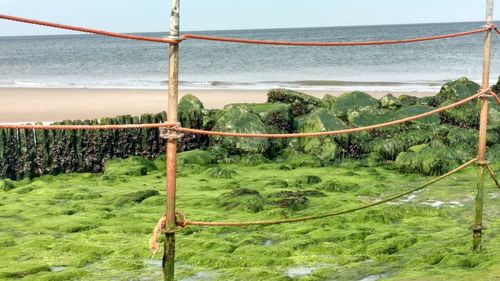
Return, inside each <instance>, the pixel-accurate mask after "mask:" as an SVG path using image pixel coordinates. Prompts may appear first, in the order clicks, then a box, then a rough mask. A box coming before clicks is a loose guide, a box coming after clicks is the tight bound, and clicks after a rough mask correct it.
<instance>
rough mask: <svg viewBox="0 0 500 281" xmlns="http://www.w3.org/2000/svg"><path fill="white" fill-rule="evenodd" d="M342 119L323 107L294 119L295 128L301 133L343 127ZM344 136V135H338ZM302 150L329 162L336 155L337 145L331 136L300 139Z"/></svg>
mask: <svg viewBox="0 0 500 281" xmlns="http://www.w3.org/2000/svg"><path fill="white" fill-rule="evenodd" d="M345 127H346V126H345V124H344V122H342V120H340V119H339V118H337V117H336V116H335V115H333V114H332V113H329V112H328V111H327V110H326V109H325V108H320V109H317V110H315V111H313V112H311V113H309V114H307V115H304V116H301V117H299V118H297V119H296V128H297V130H298V131H299V132H301V133H313V132H326V131H335V130H340V129H344V128H345ZM339 137H340V138H345V137H346V136H339ZM301 142H302V147H303V150H304V152H306V153H308V154H311V155H315V156H316V157H318V158H319V159H320V160H321V161H322V162H324V163H330V162H332V161H333V160H335V158H336V157H337V155H338V145H337V143H336V142H335V141H334V140H333V138H332V137H320V138H306V139H302V140H301Z"/></svg>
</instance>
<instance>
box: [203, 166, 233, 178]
mask: <svg viewBox="0 0 500 281" xmlns="http://www.w3.org/2000/svg"><path fill="white" fill-rule="evenodd" d="M207 173H208V175H209V176H210V177H212V178H216V179H231V178H233V175H235V174H236V171H235V170H232V169H229V168H222V167H214V168H211V169H209V170H208V171H207Z"/></svg>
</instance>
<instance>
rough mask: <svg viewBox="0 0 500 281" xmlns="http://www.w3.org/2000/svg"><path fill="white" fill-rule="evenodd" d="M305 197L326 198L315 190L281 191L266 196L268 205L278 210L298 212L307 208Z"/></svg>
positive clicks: (307, 201)
mask: <svg viewBox="0 0 500 281" xmlns="http://www.w3.org/2000/svg"><path fill="white" fill-rule="evenodd" d="M306 195H309V196H319V197H323V196H326V195H325V194H324V193H322V192H319V191H315V190H308V191H297V192H294V191H281V192H278V193H274V194H270V195H269V196H268V199H270V202H269V204H270V205H273V206H277V207H280V208H288V209H291V210H293V211H299V210H303V209H306V208H307V207H308V206H309V199H308V198H307V196H306Z"/></svg>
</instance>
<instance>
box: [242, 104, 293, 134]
mask: <svg viewBox="0 0 500 281" xmlns="http://www.w3.org/2000/svg"><path fill="white" fill-rule="evenodd" d="M246 105H247V106H248V107H249V108H250V110H252V111H253V112H255V113H257V114H258V115H259V117H260V119H261V120H262V122H264V124H266V125H267V126H269V127H270V128H275V129H276V130H277V131H279V132H289V131H290V130H291V127H292V124H293V116H292V106H291V105H290V104H286V103H252V104H246Z"/></svg>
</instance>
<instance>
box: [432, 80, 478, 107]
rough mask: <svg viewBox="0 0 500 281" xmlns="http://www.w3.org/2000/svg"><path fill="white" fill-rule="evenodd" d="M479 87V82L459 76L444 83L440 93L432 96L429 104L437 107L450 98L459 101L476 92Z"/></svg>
mask: <svg viewBox="0 0 500 281" xmlns="http://www.w3.org/2000/svg"><path fill="white" fill-rule="evenodd" d="M479 88H480V86H479V84H477V83H475V82H474V81H471V80H469V79H467V78H466V77H462V78H459V79H457V80H455V81H451V82H448V83H446V84H444V85H443V87H441V90H439V93H437V94H436V95H435V96H433V97H431V99H430V103H429V105H430V106H434V107H437V106H440V105H441V104H442V103H443V102H445V101H448V100H453V101H457V100H461V99H465V98H467V97H470V96H472V95H474V94H476V93H477V91H478V90H479Z"/></svg>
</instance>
